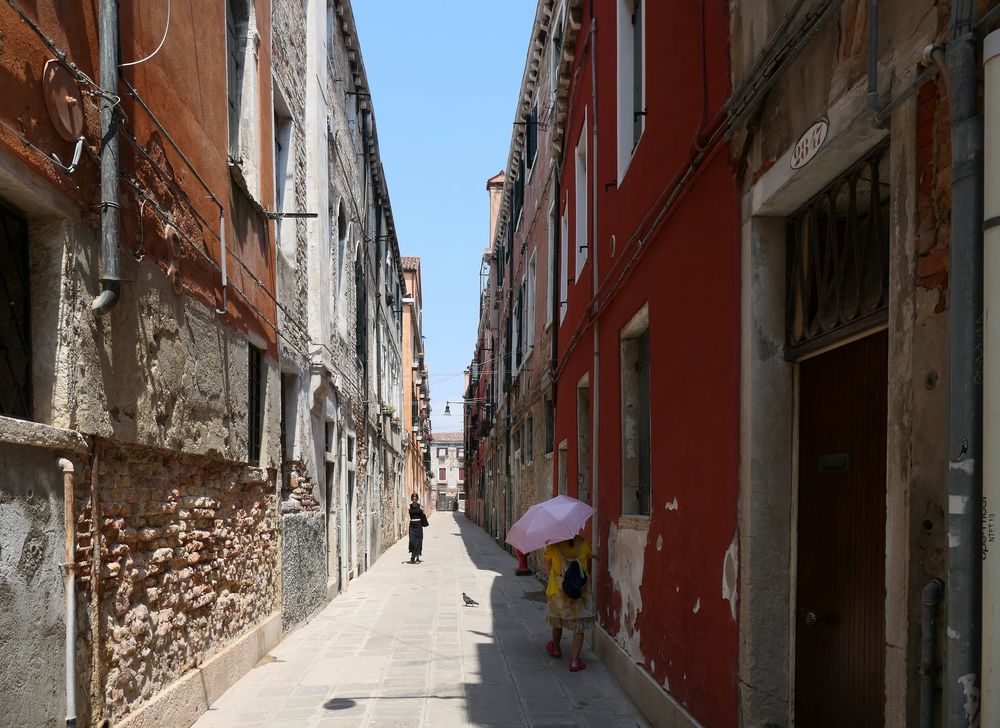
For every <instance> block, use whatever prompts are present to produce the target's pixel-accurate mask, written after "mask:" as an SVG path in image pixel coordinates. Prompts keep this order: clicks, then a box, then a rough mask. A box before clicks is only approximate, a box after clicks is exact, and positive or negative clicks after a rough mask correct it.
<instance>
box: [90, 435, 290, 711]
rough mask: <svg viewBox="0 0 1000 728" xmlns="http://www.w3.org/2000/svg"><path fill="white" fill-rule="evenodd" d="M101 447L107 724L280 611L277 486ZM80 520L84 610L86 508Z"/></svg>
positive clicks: (213, 465)
mask: <svg viewBox="0 0 1000 728" xmlns="http://www.w3.org/2000/svg"><path fill="white" fill-rule="evenodd" d="M98 450H99V452H98V463H99V464H98V472H97V473H95V474H93V475H96V477H97V478H98V484H99V490H98V501H99V510H100V513H99V515H98V516H97V525H98V526H99V548H100V551H99V557H100V579H99V582H98V585H97V586H98V595H99V601H100V609H99V614H98V615H96V617H97V620H96V622H97V624H98V625H99V629H100V633H101V638H100V648H99V649H100V651H101V655H100V660H99V663H100V664H101V665H102V667H101V669H102V671H106V672H105V674H104V675H102V676H100V677H101V680H100V684H101V685H103V686H104V694H103V696H102V697H103V701H104V710H103V714H104V715H106V716H108V717H110V718H111V719H112V720H114V719H116V718H120V717H121V716H123V715H125V714H126V713H128V712H130V711H131V710H133V709H134V708H136V707H137V705H138V704H139V703H141V702H142V701H144V700H146V699H148V698H149V697H151V696H152V695H153V694H154V693H155V692H157V691H159V690H160V689H162V688H164V687H166V686H167V685H168V684H170V683H171V682H173V681H174V680H176V679H177V678H178V677H180V676H181V675H183V674H184V673H185V672H187V671H188V670H191V669H192V668H194V667H196V666H198V665H200V664H201V663H203V662H204V661H205V660H206V659H208V658H209V657H211V656H212V654H214V653H215V652H216V651H218V649H220V648H221V647H223V646H225V645H227V644H229V643H231V642H232V640H233V639H235V638H236V637H238V636H239V635H240V634H242V633H243V632H245V631H246V630H247V629H248V628H249V627H251V626H253V625H254V624H257V623H259V622H260V621H261V620H262V619H264V618H265V617H266V616H268V615H269V614H270V613H271V612H272V611H273V610H274V609H275V608H276V596H277V586H278V577H277V557H278V552H277V549H278V540H279V534H278V518H277V504H276V497H275V493H274V486H273V481H272V480H271V479H270V478H268V479H265V480H249V479H248V478H247V476H246V475H245V467H246V466H244V465H241V464H239V463H232V462H228V461H225V460H221V459H213V458H204V457H193V456H184V455H178V454H176V453H173V452H169V451H160V450H150V449H146V448H140V447H135V446H119V445H111V444H102V445H99V446H98ZM258 472H259V471H258ZM82 495H83V496H84V498H88V497H89V494H88V493H86V492H84V493H83V494H82ZM79 512H80V514H81V517H80V523H79V527H80V532H79V533H80V535H79V538H78V542H77V547H78V553H79V558H78V560H79V561H80V562H82V563H86V564H88V565H87V566H86V567H85V568H84V569H82V576H83V577H84V578H83V579H82V580H81V588H82V589H83V590H85V591H86V592H87V593H88V595H87V596H86V599H87V602H90V599H91V597H92V596H93V592H92V591H91V589H92V586H93V585H92V584H91V578H90V577H91V569H90V566H89V564H90V563H92V561H91V558H92V551H93V544H92V539H93V536H94V535H95V534H94V532H93V531H88V527H90V526H91V525H92V524H91V509H90V503H89V500H84V502H83V503H81V507H80V511H79ZM94 616H95V615H91V618H92V620H93V618H94ZM92 698H94V699H97V698H98V696H92Z"/></svg>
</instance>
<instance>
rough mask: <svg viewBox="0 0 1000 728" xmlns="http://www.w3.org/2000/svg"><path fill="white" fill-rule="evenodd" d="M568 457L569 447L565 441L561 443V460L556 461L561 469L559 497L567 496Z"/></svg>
mask: <svg viewBox="0 0 1000 728" xmlns="http://www.w3.org/2000/svg"><path fill="white" fill-rule="evenodd" d="M566 455H567V445H566V441H565V440H563V441H562V442H560V443H559V458H558V460H557V461H556V465H557V466H558V468H559V495H567V494H568V490H567V487H566V485H567V473H566V459H567V458H566Z"/></svg>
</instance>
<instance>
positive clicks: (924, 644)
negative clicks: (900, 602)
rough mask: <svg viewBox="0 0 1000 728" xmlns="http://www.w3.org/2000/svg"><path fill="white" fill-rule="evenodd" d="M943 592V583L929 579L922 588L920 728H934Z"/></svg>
mask: <svg viewBox="0 0 1000 728" xmlns="http://www.w3.org/2000/svg"><path fill="white" fill-rule="evenodd" d="M942 592H944V582H943V581H941V580H940V579H931V580H930V581H929V582H927V584H926V585H925V586H924V591H923V594H922V595H921V599H920V602H921V604H923V607H924V611H923V618H922V622H921V625H920V631H921V636H920V640H921V642H920V728H934V693H935V687H936V686H935V683H936V682H937V680H936V678H937V660H936V655H935V653H936V652H937V608H938V604H939V603H940V602H941V594H942Z"/></svg>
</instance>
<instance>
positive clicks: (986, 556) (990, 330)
mask: <svg viewBox="0 0 1000 728" xmlns="http://www.w3.org/2000/svg"><path fill="white" fill-rule="evenodd" d="M998 7H1000V6H998ZM983 66H984V69H985V74H984V75H985V80H986V84H985V85H986V88H985V93H984V109H985V112H984V113H985V117H986V119H985V137H986V138H985V153H984V159H985V170H986V174H985V175H984V182H985V185H984V187H985V190H984V210H983V216H984V218H985V221H984V223H983V228H984V232H983V236H984V238H985V239H984V241H983V247H984V258H985V261H984V271H983V274H984V278H985V279H986V283H985V285H984V286H983V289H984V301H983V309H984V316H983V319H984V321H985V331H984V339H985V341H984V357H985V361H984V366H983V408H984V416H983V441H984V442H983V472H984V478H983V511H984V514H983V523H984V526H985V527H986V529H987V532H986V533H985V534H983V694H982V703H981V706H982V713H983V719H982V725H990V723H989V721H991V720H992V721H993V722H994V723H995V722H996V721H997V720H1000V690H998V689H997V687H996V685H997V680H998V679H1000V634H998V632H997V622H996V620H997V619H1000V552H998V550H997V546H995V545H994V544H995V543H996V532H995V530H994V529H995V528H996V526H997V522H996V517H997V503H1000V456H998V455H997V453H1000V419H998V417H1000V406H998V397H1000V367H998V365H997V362H998V360H1000V350H998V347H1000V323H998V322H1000V247H998V245H1000V184H998V180H997V175H998V174H1000V31H995V32H993V33H990V34H989V35H988V36H986V39H985V41H984V43H983Z"/></svg>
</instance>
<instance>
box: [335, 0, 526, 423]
mask: <svg viewBox="0 0 1000 728" xmlns="http://www.w3.org/2000/svg"><path fill="white" fill-rule="evenodd" d="M353 8H354V16H355V20H356V22H357V26H358V34H359V36H360V40H361V51H362V53H363V56H364V62H365V69H366V71H367V72H368V81H369V83H370V85H371V93H372V103H373V105H374V108H375V120H376V124H377V126H378V135H379V146H380V149H381V152H382V163H383V166H384V167H385V174H386V179H387V181H388V186H389V198H390V200H391V202H392V214H393V218H394V220H395V222H396V232H397V234H398V237H399V246H400V252H401V253H402V254H403V255H419V256H420V258H421V264H420V265H421V272H422V275H423V289H424V335H425V336H426V337H427V341H426V347H427V368H428V372H429V375H430V381H431V397H432V400H433V401H432V405H431V407H432V421H433V425H434V430H435V431H436V432H450V431H457V430H461V429H462V417H461V412H462V408H461V406H454V405H453V406H452V408H451V409H452V413H453V414H452V416H451V417H445V416H444V415H443V412H444V403H445V400H461V398H462V394H463V392H462V390H463V387H464V378H463V376H462V372H464V370H465V368H466V367H467V366H468V365H469V362H470V360H471V359H472V351H473V346H474V344H475V335H476V323H477V318H478V315H479V301H478V299H479V266H480V262H481V260H482V255H483V249H484V248H485V247H486V245H487V244H488V242H489V241H488V237H489V201H488V198H487V195H486V180H487V179H488V178H490V177H492V176H493V175H495V174H496V173H497V172H498V171H500V170H501V169H503V168H504V166H505V164H506V162H507V150H508V147H509V145H510V133H511V128H512V127H511V124H512V122H513V120H514V107H515V103H516V101H517V92H518V89H519V88H520V85H521V73H522V71H523V70H524V58H525V53H526V52H527V48H528V38H529V36H530V33H531V23H532V20H533V18H534V12H535V0H502V1H501V2H495V1H494V2H487V1H486V0H427V1H425V2H417V1H416V0H354V2H353ZM456 375H457V376H456Z"/></svg>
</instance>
